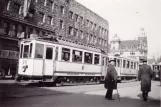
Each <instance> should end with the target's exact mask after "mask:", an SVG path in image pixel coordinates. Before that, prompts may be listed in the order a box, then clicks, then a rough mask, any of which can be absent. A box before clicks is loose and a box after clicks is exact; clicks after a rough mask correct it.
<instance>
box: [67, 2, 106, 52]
mask: <svg viewBox="0 0 161 107" xmlns="http://www.w3.org/2000/svg"><path fill="white" fill-rule="evenodd" d="M69 10H70V11H69V30H68V31H69V32H68V36H69V37H72V38H73V36H74V38H73V39H74V40H78V41H79V40H81V41H82V42H83V43H84V44H86V45H92V46H95V47H99V48H101V49H102V50H105V51H107V46H108V27H109V25H108V22H107V21H106V20H105V19H103V18H101V17H100V16H98V15H97V14H96V13H94V12H92V11H91V10H89V9H87V8H86V7H84V6H83V5H81V4H80V3H78V2H76V1H74V0H73V1H72V2H71V4H70V8H69ZM81 41H80V42H81Z"/></svg>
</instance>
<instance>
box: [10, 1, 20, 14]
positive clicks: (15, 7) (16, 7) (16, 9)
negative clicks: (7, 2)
mask: <svg viewBox="0 0 161 107" xmlns="http://www.w3.org/2000/svg"><path fill="white" fill-rule="evenodd" d="M20 7H21V5H20V4H18V3H13V6H12V12H13V13H16V14H19V13H20Z"/></svg>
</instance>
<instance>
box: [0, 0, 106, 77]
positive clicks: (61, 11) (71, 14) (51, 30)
mask: <svg viewBox="0 0 161 107" xmlns="http://www.w3.org/2000/svg"><path fill="white" fill-rule="evenodd" d="M108 28H109V25H108V22H107V21H106V20H104V19H103V18H101V17H100V16H98V15H97V14H96V13H94V12H92V11H91V10H89V9H88V8H86V7H84V6H83V5H81V4H80V3H78V2H76V1H75V0H0V58H4V56H5V58H9V56H11V57H12V58H14V57H15V56H18V55H17V52H18V51H19V48H18V43H19V42H18V41H19V38H30V36H31V34H36V35H37V36H39V37H43V36H47V35H52V36H54V37H61V38H63V39H67V40H71V41H74V42H79V43H81V44H84V45H89V46H92V47H96V48H99V49H101V50H102V51H104V52H106V53H107V49H108V48H107V47H108V30H109V29H108ZM11 51H12V52H11ZM12 58H11V59H12ZM5 61H6V60H0V62H5ZM10 62H11V61H10ZM10 62H6V63H8V65H7V64H6V63H3V64H5V65H7V66H6V67H5V68H6V69H5V70H6V71H10V69H8V68H10V65H12V63H10ZM2 66H4V65H2V63H0V67H2ZM14 69H15V68H14ZM1 74H2V73H1Z"/></svg>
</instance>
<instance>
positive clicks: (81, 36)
mask: <svg viewBox="0 0 161 107" xmlns="http://www.w3.org/2000/svg"><path fill="white" fill-rule="evenodd" d="M80 38H81V39H83V38H84V37H83V31H80Z"/></svg>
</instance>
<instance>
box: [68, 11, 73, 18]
mask: <svg viewBox="0 0 161 107" xmlns="http://www.w3.org/2000/svg"><path fill="white" fill-rule="evenodd" d="M69 18H70V19H73V12H72V11H70V12H69Z"/></svg>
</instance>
